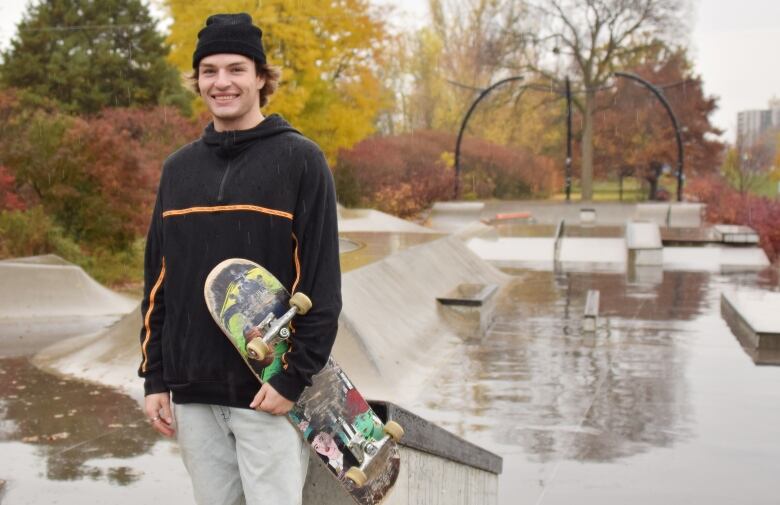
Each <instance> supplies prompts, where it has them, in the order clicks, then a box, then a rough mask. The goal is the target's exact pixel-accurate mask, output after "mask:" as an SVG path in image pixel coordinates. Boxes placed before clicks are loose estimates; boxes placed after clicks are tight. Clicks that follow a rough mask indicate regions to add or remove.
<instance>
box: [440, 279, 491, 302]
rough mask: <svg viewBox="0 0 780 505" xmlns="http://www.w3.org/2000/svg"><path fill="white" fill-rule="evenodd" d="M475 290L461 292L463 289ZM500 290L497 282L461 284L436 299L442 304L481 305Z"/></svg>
mask: <svg viewBox="0 0 780 505" xmlns="http://www.w3.org/2000/svg"><path fill="white" fill-rule="evenodd" d="M464 289H465V290H467V291H474V293H473V294H467V295H464V294H461V292H462V291H463V290H464ZM496 291H498V286H497V285H496V284H461V285H460V286H458V287H457V288H456V289H454V290H453V291H451V292H450V293H448V294H447V295H445V296H439V297H437V298H436V301H438V302H439V303H441V304H442V305H465V306H469V307H481V306H482V305H484V304H485V302H486V301H488V300H489V299H490V298H491V297H492V296H493V295H494V294H495V293H496Z"/></svg>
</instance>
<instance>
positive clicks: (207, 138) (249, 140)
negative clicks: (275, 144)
mask: <svg viewBox="0 0 780 505" xmlns="http://www.w3.org/2000/svg"><path fill="white" fill-rule="evenodd" d="M286 132H293V133H297V134H299V135H300V132H299V131H298V130H296V129H295V128H293V127H292V126H290V123H288V122H287V121H286V120H285V119H284V118H283V117H282V116H280V115H279V114H271V115H270V116H268V117H266V118H265V119H263V120H262V121H261V122H260V124H258V125H257V126H255V127H254V128H250V129H249V130H232V131H224V132H218V131H217V130H215V129H214V122H213V121H212V122H211V123H209V124H208V126H206V129H205V130H203V137H202V138H203V142H205V143H206V145H208V146H209V147H211V148H215V149H216V150H217V154H218V155H219V156H220V157H221V158H233V157H235V156H237V155H238V154H240V153H242V152H244V151H245V150H246V149H247V148H249V147H250V146H251V145H252V144H253V143H254V142H255V141H257V140H260V139H265V138H269V137H273V136H276V135H279V134H281V133H286Z"/></svg>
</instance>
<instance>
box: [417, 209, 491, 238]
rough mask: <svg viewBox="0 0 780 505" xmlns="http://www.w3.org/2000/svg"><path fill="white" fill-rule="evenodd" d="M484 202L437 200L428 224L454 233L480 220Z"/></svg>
mask: <svg viewBox="0 0 780 505" xmlns="http://www.w3.org/2000/svg"><path fill="white" fill-rule="evenodd" d="M484 209H485V203H484V202H436V203H434V204H433V208H432V209H431V213H430V215H429V216H428V220H427V222H426V224H427V225H428V226H430V227H431V228H433V229H435V230H437V231H440V232H446V233H453V232H456V231H458V230H461V229H463V228H466V227H467V226H469V225H471V224H473V223H477V222H479V220H480V219H481V217H482V211H483V210H484Z"/></svg>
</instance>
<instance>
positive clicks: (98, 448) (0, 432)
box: [0, 357, 191, 505]
mask: <svg viewBox="0 0 780 505" xmlns="http://www.w3.org/2000/svg"><path fill="white" fill-rule="evenodd" d="M176 450H177V449H176V447H175V445H174V444H173V443H171V442H170V441H167V440H163V439H162V438H161V437H159V436H158V435H156V434H155V433H154V432H153V431H152V430H151V429H150V428H149V426H148V424H147V423H146V420H145V417H144V416H143V414H142V412H141V409H140V408H139V406H138V403H137V402H136V401H135V400H133V399H131V398H130V397H127V396H124V395H122V394H119V393H117V392H116V391H115V390H113V389H111V388H108V387H103V386H96V385H92V384H88V383H85V382H82V381H79V380H72V379H64V378H60V377H57V376H54V375H51V374H48V373H45V372H42V371H41V370H39V369H37V368H36V367H34V366H33V365H32V364H30V362H29V361H28V359H27V358H25V357H15V358H2V359H0V454H2V458H0V479H2V480H6V481H7V483H6V485H5V495H4V496H3V497H2V503H3V505H13V504H33V503H35V504H39V503H62V504H75V503H83V502H84V501H85V500H89V501H91V502H93V503H112V504H128V505H130V504H133V505H135V504H138V503H152V502H159V501H163V502H164V501H166V500H170V502H172V503H181V502H182V501H181V500H185V501H186V500H188V499H189V500H191V491H190V489H189V483H188V480H187V479H186V475H185V473H184V469H183V467H182V464H181V461H180V459H179V457H178V455H177V454H176Z"/></svg>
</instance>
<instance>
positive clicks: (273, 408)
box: [249, 382, 295, 416]
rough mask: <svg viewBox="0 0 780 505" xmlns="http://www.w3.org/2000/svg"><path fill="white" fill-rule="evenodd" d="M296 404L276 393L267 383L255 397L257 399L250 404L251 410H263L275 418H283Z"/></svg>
mask: <svg viewBox="0 0 780 505" xmlns="http://www.w3.org/2000/svg"><path fill="white" fill-rule="evenodd" d="M293 405H295V402H291V401H290V400H288V399H287V398H285V397H284V396H282V395H280V394H279V393H277V392H276V390H275V389H274V388H273V387H272V386H271V385H270V384H268V383H267V382H266V383H265V384H263V387H261V388H260V391H258V392H257V394H256V395H255V399H254V400H252V403H250V404H249V408H252V409H255V410H262V411H263V412H268V413H269V414H273V415H275V416H283V415H284V414H286V413H288V412H289V411H290V409H291V408H293Z"/></svg>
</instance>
